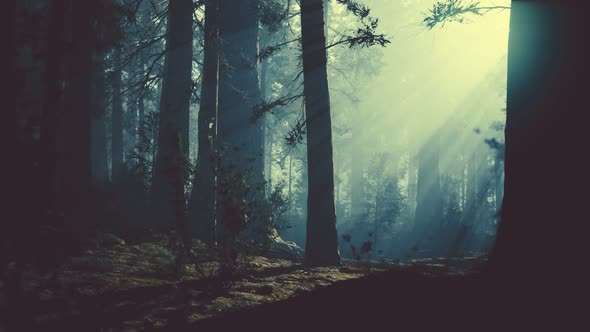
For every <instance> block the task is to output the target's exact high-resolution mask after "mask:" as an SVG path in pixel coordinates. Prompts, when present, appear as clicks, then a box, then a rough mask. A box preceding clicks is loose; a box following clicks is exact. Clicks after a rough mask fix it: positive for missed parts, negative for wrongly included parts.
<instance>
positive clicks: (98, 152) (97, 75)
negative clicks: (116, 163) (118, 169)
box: [92, 54, 109, 184]
mask: <svg viewBox="0 0 590 332" xmlns="http://www.w3.org/2000/svg"><path fill="white" fill-rule="evenodd" d="M105 120H106V82H105V71H104V55H102V54H100V55H95V56H94V81H93V89H92V175H93V178H94V181H95V182H96V183H99V184H104V183H105V182H106V181H108V179H109V166H108V164H107V135H106V121H105Z"/></svg>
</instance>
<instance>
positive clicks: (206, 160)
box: [188, 0, 219, 245]
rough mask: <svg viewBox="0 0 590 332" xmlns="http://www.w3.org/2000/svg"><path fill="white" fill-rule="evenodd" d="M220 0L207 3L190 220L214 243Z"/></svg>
mask: <svg viewBox="0 0 590 332" xmlns="http://www.w3.org/2000/svg"><path fill="white" fill-rule="evenodd" d="M217 16H218V15H217V0H207V1H206V2H205V47H204V56H203V57H204V59H203V76H202V77H203V81H202V84H201V104H200V108H199V120H198V121H199V123H198V126H199V131H198V136H199V137H198V139H199V142H198V144H199V151H198V156H197V160H198V163H197V169H196V171H195V177H194V181H193V190H192V195H191V199H190V202H189V210H188V220H189V225H190V231H191V235H192V236H193V237H194V238H197V239H199V240H201V241H203V242H204V243H206V244H209V245H212V244H214V243H215V170H214V167H215V159H216V156H215V149H214V146H215V140H216V131H217V128H216V127H217V126H216V122H217V121H216V118H217V83H218V82H217V75H218V72H219V71H218V69H219V58H218V39H217V32H218V23H217V20H218V18H217Z"/></svg>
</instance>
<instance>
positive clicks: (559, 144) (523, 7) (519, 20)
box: [490, 1, 590, 303]
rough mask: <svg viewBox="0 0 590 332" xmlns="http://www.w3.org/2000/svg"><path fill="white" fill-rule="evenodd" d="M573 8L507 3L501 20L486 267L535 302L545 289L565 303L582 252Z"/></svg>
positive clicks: (579, 60)
mask: <svg viewBox="0 0 590 332" xmlns="http://www.w3.org/2000/svg"><path fill="white" fill-rule="evenodd" d="M573 2H574V1H570V2H565V1H564V2H562V1H545V2H543V3H538V2H533V1H512V9H511V17H510V36H509V43H508V89H507V113H506V131H505V134H506V157H505V185H504V188H505V192H504V199H503V204H502V213H501V222H500V225H499V230H498V236H497V241H496V245H495V247H494V249H493V252H492V255H491V257H490V264H491V265H490V267H491V270H492V271H494V272H495V273H496V276H497V277H498V278H499V279H502V280H505V281H507V282H509V283H510V284H512V285H515V286H516V287H520V286H522V287H523V288H524V287H526V289H529V290H531V292H530V293H528V292H527V294H529V295H530V294H531V293H534V289H543V291H542V292H538V293H539V294H543V296H544V297H546V296H551V295H555V294H549V293H548V291H550V290H549V289H548V287H545V285H547V284H553V285H557V284H559V285H560V287H559V291H560V292H561V294H572V293H569V292H567V291H566V290H565V289H564V288H566V287H568V289H569V287H572V285H576V283H575V281H576V280H577V279H576V278H579V276H578V274H577V273H575V271H572V269H576V268H577V267H580V263H579V260H577V258H578V257H579V256H580V255H581V254H584V255H585V254H586V253H587V252H588V245H587V244H588V241H587V239H586V237H587V232H586V231H583V230H582V228H583V227H585V226H586V225H585V224H586V223H585V222H584V219H587V218H584V217H583V216H587V211H586V210H587V208H586V205H587V204H586V203H587V202H584V200H586V197H587V195H583V194H581V193H580V190H585V188H586V187H583V185H582V184H581V183H582V182H581V181H582V177H584V176H586V177H587V173H588V168H587V163H584V161H583V160H584V158H585V156H584V154H583V153H580V152H581V151H580V150H579V144H580V143H582V142H585V141H587V137H586V136H583V135H585V133H586V132H587V130H585V128H582V126H583V125H585V124H586V122H585V121H580V120H581V119H582V112H583V111H585V110H586V109H587V94H588V77H589V71H588V59H589V58H590V55H589V52H588V48H587V47H586V45H585V43H583V42H582V40H581V39H580V38H579V33H580V31H585V30H587V19H586V17H585V16H586V11H584V10H582V6H575V5H573ZM582 123H584V124H582ZM583 225H584V226H583ZM547 262H551V264H550V267H547ZM564 271H568V272H564ZM580 275H581V274H580ZM566 278H567V282H566V283H561V282H556V280H558V281H561V280H563V281H565V280H566ZM562 286H563V287H562ZM555 288H557V287H555ZM551 291H552V290H551ZM576 291H577V290H576ZM552 292H553V291H552ZM567 301H568V303H575V301H573V299H571V298H568V299H567ZM543 303H546V302H543ZM555 303H560V302H555Z"/></svg>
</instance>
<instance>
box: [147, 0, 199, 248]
mask: <svg viewBox="0 0 590 332" xmlns="http://www.w3.org/2000/svg"><path fill="white" fill-rule="evenodd" d="M192 17H193V4H192V1H191V0H170V2H169V4H168V25H167V31H166V60H165V63H164V78H163V84H162V94H161V97H160V125H159V135H158V153H157V156H156V165H155V174H154V180H153V190H152V206H153V207H154V217H155V218H156V227H157V228H159V229H169V228H171V227H172V225H176V229H177V231H178V234H179V235H180V236H181V239H182V241H183V242H184V244H185V246H186V249H188V248H189V240H188V236H187V230H186V224H185V197H184V180H185V172H186V168H185V167H186V164H185V163H186V158H187V156H188V144H189V141H188V137H189V133H188V122H189V106H190V97H191V87H192V82H191V67H192V41H193V31H192Z"/></svg>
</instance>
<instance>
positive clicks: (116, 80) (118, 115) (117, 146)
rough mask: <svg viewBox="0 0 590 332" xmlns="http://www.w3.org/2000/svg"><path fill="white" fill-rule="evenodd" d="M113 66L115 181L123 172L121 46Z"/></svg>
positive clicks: (112, 159) (113, 169) (113, 159)
mask: <svg viewBox="0 0 590 332" xmlns="http://www.w3.org/2000/svg"><path fill="white" fill-rule="evenodd" d="M113 66H114V68H115V69H114V71H113V73H112V75H113V76H112V78H111V79H112V81H111V82H112V83H111V84H112V89H113V99H112V102H113V103H112V126H111V128H112V135H111V137H112V148H111V163H112V164H111V169H112V178H113V181H117V180H118V179H119V178H120V177H121V175H122V174H123V167H124V165H123V97H122V94H121V92H122V86H123V81H122V77H121V69H122V68H121V66H122V64H121V48H120V47H117V48H115V51H114V52H113Z"/></svg>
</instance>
